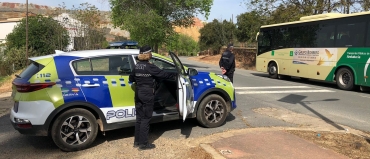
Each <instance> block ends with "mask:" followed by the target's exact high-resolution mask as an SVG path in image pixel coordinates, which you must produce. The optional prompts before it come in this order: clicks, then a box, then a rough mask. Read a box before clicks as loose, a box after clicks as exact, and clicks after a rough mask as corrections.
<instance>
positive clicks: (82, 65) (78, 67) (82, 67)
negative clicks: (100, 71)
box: [72, 59, 92, 75]
mask: <svg viewBox="0 0 370 159" xmlns="http://www.w3.org/2000/svg"><path fill="white" fill-rule="evenodd" d="M72 65H73V69H74V70H75V72H76V74H78V75H92V71H91V65H90V59H83V60H78V61H74V62H73V63H72Z"/></svg>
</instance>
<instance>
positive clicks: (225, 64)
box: [219, 44, 235, 83]
mask: <svg viewBox="0 0 370 159" xmlns="http://www.w3.org/2000/svg"><path fill="white" fill-rule="evenodd" d="M233 48H234V45H233V44H229V45H228V46H227V48H226V50H225V52H224V53H222V56H221V58H220V61H219V66H220V68H221V71H222V74H224V75H226V76H227V77H228V78H229V79H230V81H231V82H232V83H233V81H234V72H235V55H234V54H233Z"/></svg>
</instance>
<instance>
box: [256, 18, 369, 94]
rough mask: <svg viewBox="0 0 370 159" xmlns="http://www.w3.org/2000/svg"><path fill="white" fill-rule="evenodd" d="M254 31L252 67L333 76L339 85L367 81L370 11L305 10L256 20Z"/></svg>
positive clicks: (278, 74) (281, 74)
mask: <svg viewBox="0 0 370 159" xmlns="http://www.w3.org/2000/svg"><path fill="white" fill-rule="evenodd" d="M256 37H257V40H258V49H257V60H256V69H257V71H260V72H267V73H268V74H269V77H271V78H278V79H283V78H287V77H288V78H289V77H291V76H294V77H300V78H302V79H316V80H324V81H332V82H336V83H337V85H338V87H339V88H340V89H343V90H353V89H354V88H355V87H356V86H361V88H366V87H370V79H369V78H368V77H369V76H370V68H369V63H370V12H361V13H353V14H340V13H327V14H320V15H312V16H305V17H302V18H300V20H299V21H293V22H287V23H280V24H273V25H265V26H261V28H260V30H259V32H258V33H257V36H256ZM364 86H365V87H364Z"/></svg>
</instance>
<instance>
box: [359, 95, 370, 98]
mask: <svg viewBox="0 0 370 159" xmlns="http://www.w3.org/2000/svg"><path fill="white" fill-rule="evenodd" d="M360 96H361V97H364V98H370V97H369V96H364V95H360Z"/></svg>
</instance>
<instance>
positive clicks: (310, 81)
mask: <svg viewBox="0 0 370 159" xmlns="http://www.w3.org/2000/svg"><path fill="white" fill-rule="evenodd" d="M251 74H252V75H254V76H258V77H265V78H269V77H268V74H267V73H251ZM276 80H279V79H276ZM284 81H290V82H295V83H303V84H310V85H315V86H321V87H326V88H335V89H338V87H337V85H336V84H335V83H334V82H328V81H320V80H313V79H308V80H305V79H301V78H299V77H292V78H290V79H285V80H284Z"/></svg>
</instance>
